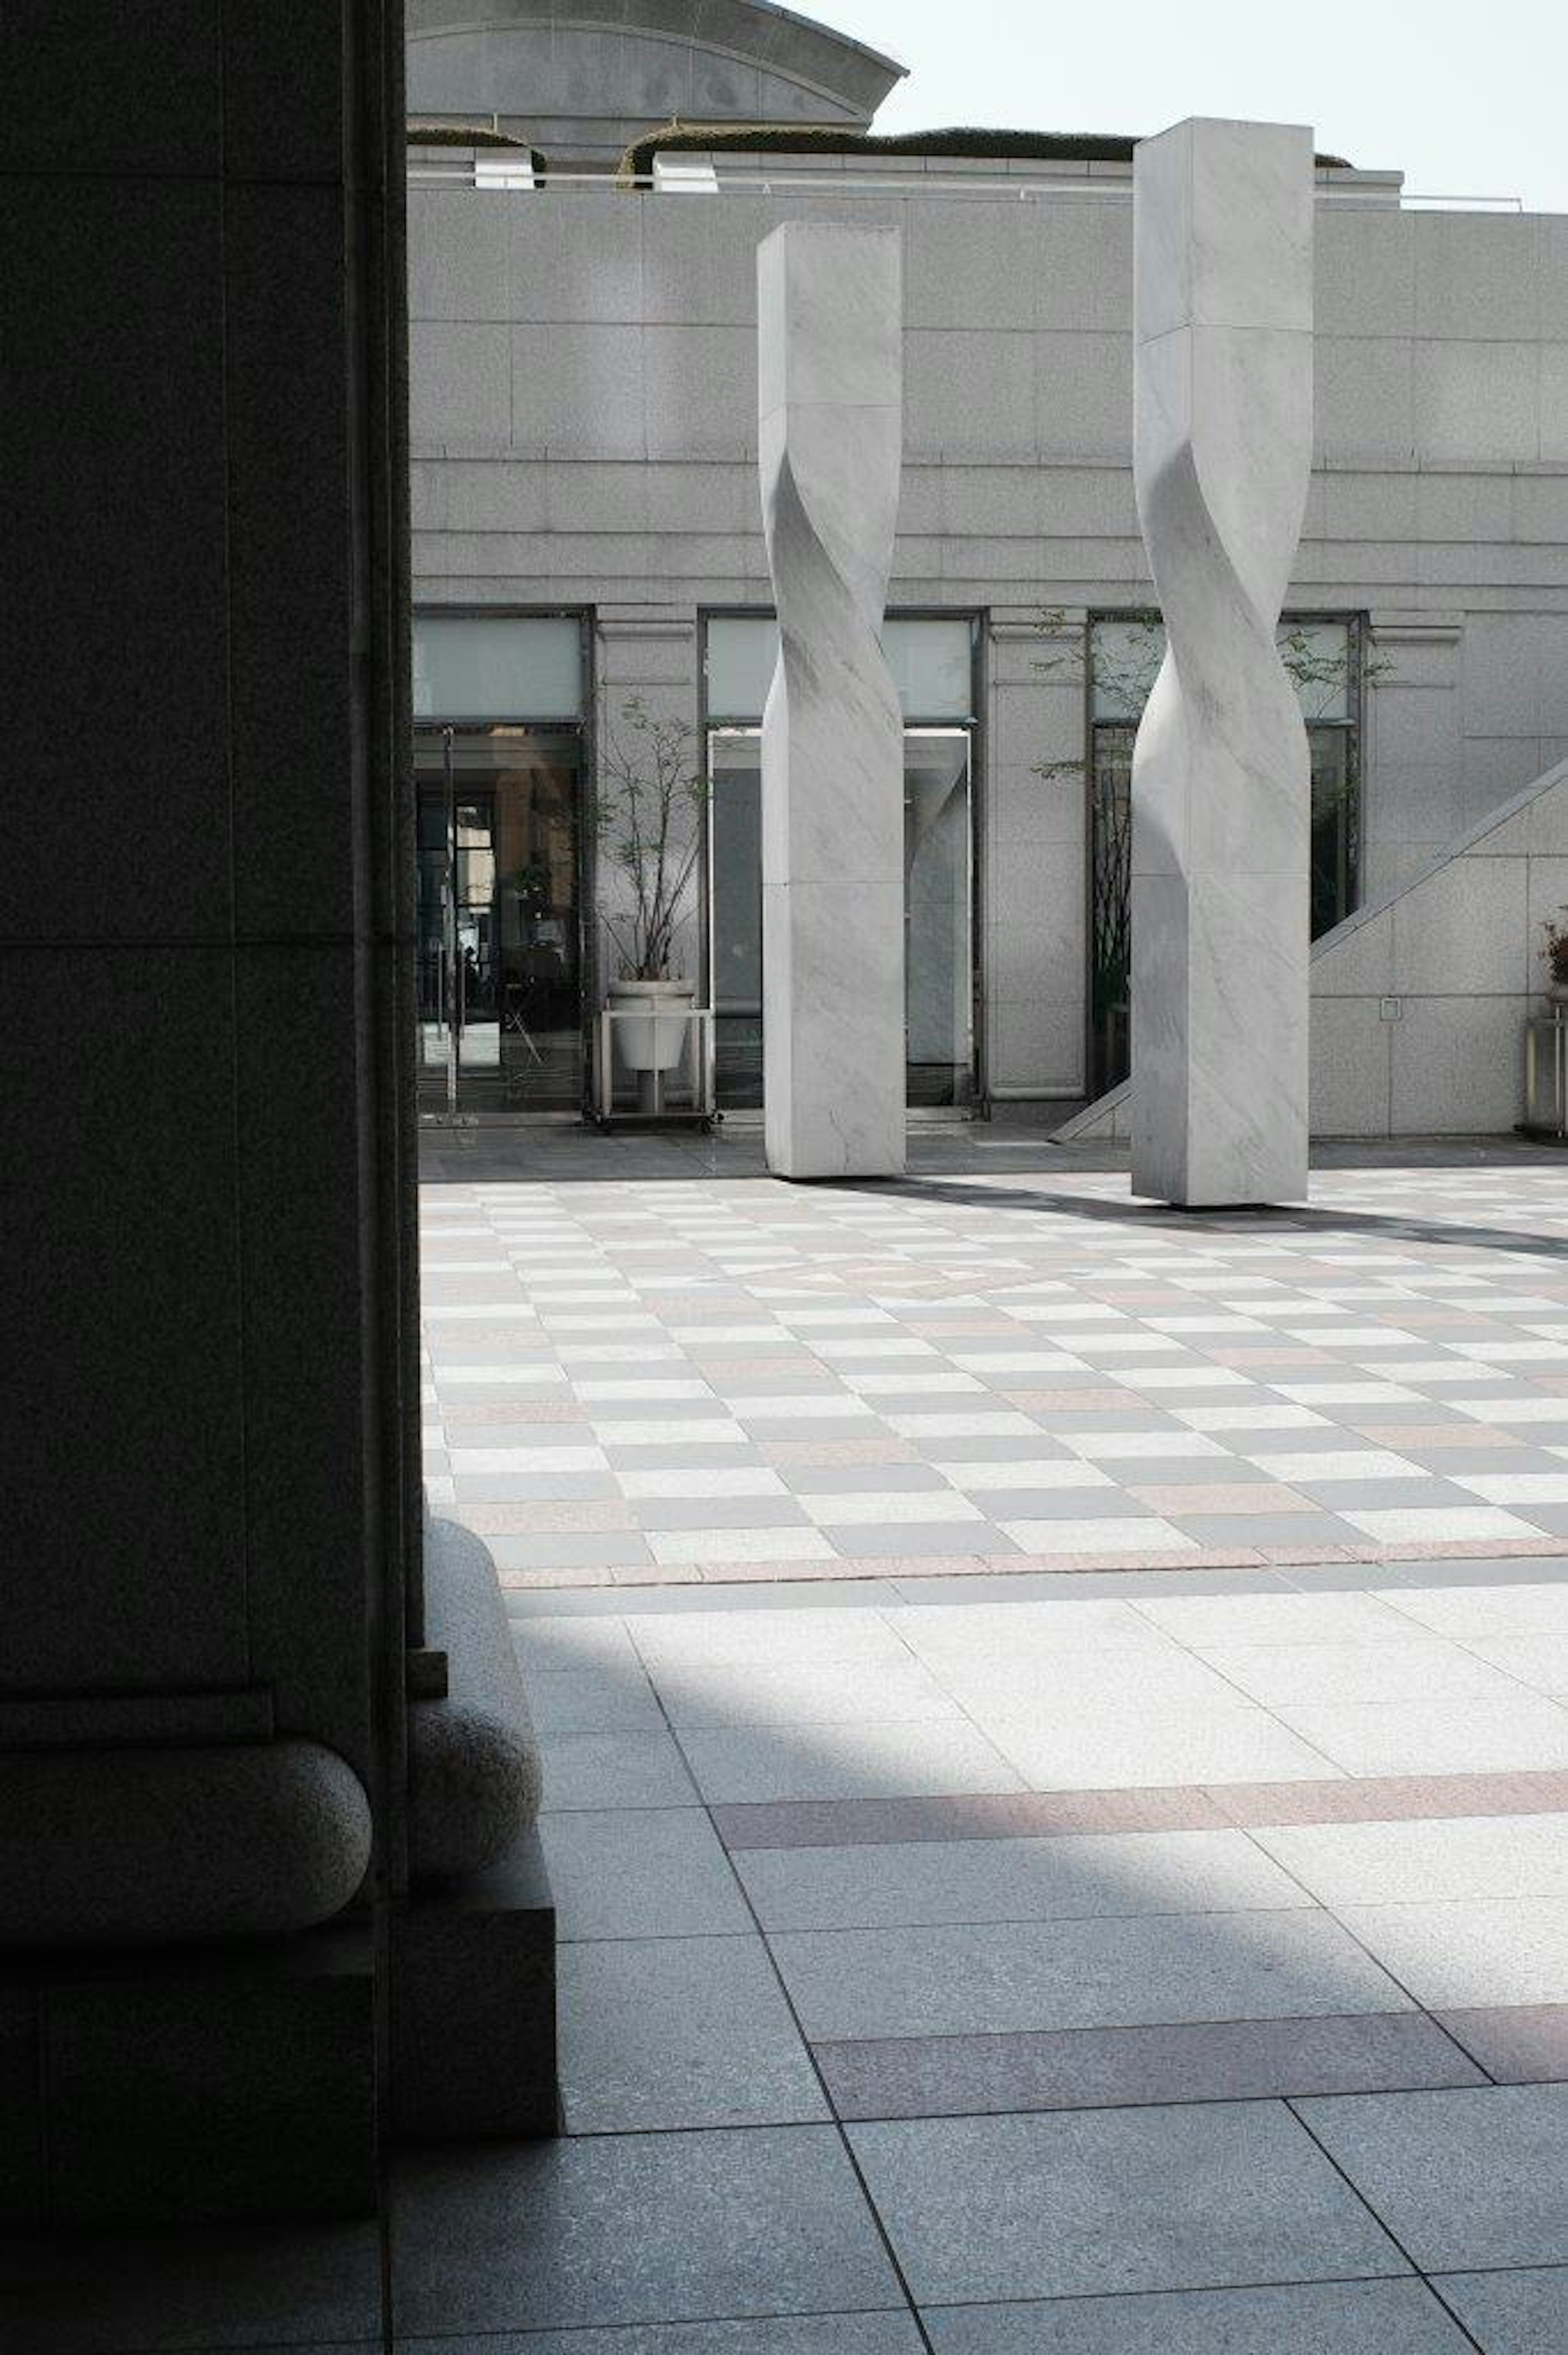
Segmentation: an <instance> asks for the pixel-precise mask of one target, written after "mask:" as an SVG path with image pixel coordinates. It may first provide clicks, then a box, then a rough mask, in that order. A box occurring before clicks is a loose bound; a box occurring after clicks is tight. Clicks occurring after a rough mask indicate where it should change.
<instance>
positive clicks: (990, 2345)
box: [925, 2281, 1534, 2355]
mask: <svg viewBox="0 0 1568 2355" xmlns="http://www.w3.org/2000/svg"><path fill="white" fill-rule="evenodd" d="M925 2321H926V2328H927V2331H928V2333H929V2334H930V2340H931V2346H932V2349H933V2350H934V2355H1466V2350H1470V2349H1471V2348H1472V2341H1471V2340H1470V2339H1467V2337H1466V2336H1465V2334H1464V2332H1463V2331H1462V2330H1460V2329H1459V2328H1458V2327H1457V2324H1456V2323H1455V2321H1454V2319H1453V2317H1452V2316H1451V2315H1449V2314H1448V2313H1446V2311H1445V2309H1444V2307H1443V2306H1442V2305H1441V2304H1440V2303H1439V2301H1438V2300H1437V2298H1436V2297H1435V2296H1433V2294H1432V2292H1431V2291H1430V2290H1429V2289H1428V2288H1427V2287H1426V2286H1425V2283H1422V2282H1417V2281H1345V2282H1297V2283H1291V2284H1289V2285H1288V2286H1282V2287H1281V2286H1277V2287H1271V2288H1267V2289H1203V2290H1192V2291H1188V2292H1186V2293H1185V2294H1184V2295H1181V2296H1170V2295H1168V2294H1164V2293H1160V2292H1155V2293H1153V2294H1152V2295H1145V2296H1136V2297H1118V2296H1111V2297H1092V2298H1090V2297H1078V2298H1052V2299H1050V2300H1047V2301H1044V2302H1040V2303H1034V2304H1031V2305H1026V2306H1018V2305H1007V2306H984V2307H980V2306H975V2307H927V2308H926V2311H925ZM1482 2343H1483V2344H1484V2345H1485V2346H1486V2347H1487V2348H1488V2350H1490V2348H1491V2344H1492V2342H1491V2341H1490V2340H1486V2341H1483V2342H1482ZM1504 2355H1510V2350H1504ZM1520 2355H1524V2350H1523V2349H1522V2348H1521V2349H1520ZM1531 2355H1534V2350H1533V2349H1532V2350H1531Z"/></svg>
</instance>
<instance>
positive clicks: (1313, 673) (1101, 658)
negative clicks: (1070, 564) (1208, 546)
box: [1089, 613, 1355, 723]
mask: <svg viewBox="0 0 1568 2355" xmlns="http://www.w3.org/2000/svg"><path fill="white" fill-rule="evenodd" d="M1351 626H1352V625H1351V623H1349V622H1312V621H1307V622H1301V621H1295V620H1292V618H1291V617H1290V616H1289V615H1288V614H1286V615H1284V616H1283V617H1282V618H1281V621H1280V623H1279V626H1278V628H1277V630H1276V632H1275V642H1276V644H1277V646H1278V648H1279V658H1280V660H1281V662H1283V664H1284V665H1285V667H1286V669H1287V672H1288V673H1289V675H1290V678H1291V682H1292V684H1293V685H1294V687H1295V688H1296V697H1297V700H1298V703H1299V704H1300V706H1301V716H1302V718H1303V719H1306V720H1307V721H1308V722H1311V721H1312V720H1314V719H1338V720H1341V721H1344V720H1348V719H1350V717H1351V702H1352V691H1353V688H1354V684H1355V679H1354V663H1353V659H1352V655H1351ZM1089 659H1090V673H1089V676H1090V686H1091V694H1092V698H1093V711H1094V717H1095V718H1096V719H1130V720H1132V721H1134V722H1135V723H1136V722H1137V721H1138V720H1139V719H1141V718H1142V717H1143V707H1144V705H1145V704H1146V703H1147V702H1148V700H1149V692H1150V687H1152V686H1153V685H1154V681H1155V677H1156V676H1157V674H1158V672H1159V669H1160V664H1161V663H1162V662H1163V661H1164V659H1165V624H1164V623H1163V622H1161V621H1160V617H1159V615H1158V614H1157V613H1139V614H1133V615H1130V616H1129V617H1128V619H1127V620H1125V621H1122V620H1117V621H1109V622H1093V623H1090V625H1089Z"/></svg>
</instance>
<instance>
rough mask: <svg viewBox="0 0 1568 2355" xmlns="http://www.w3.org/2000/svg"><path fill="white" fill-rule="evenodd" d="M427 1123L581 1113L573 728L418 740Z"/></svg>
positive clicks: (422, 1070)
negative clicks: (490, 1114) (474, 1116)
mask: <svg viewBox="0 0 1568 2355" xmlns="http://www.w3.org/2000/svg"><path fill="white" fill-rule="evenodd" d="M414 766H415V776H416V780H417V783H418V796H419V832H418V869H419V909H418V939H419V956H418V970H419V1015H418V1019H419V1040H418V1048H419V1096H420V1107H421V1110H423V1111H426V1112H429V1113H435V1112H439V1111H441V1110H447V1111H450V1112H461V1113H475V1112H482V1111H494V1112H506V1111H511V1112H526V1111H575V1110H576V1109H577V1106H578V1105H579V1104H580V1103H581V1100H582V1085H583V1028H584V1015H583V984H582V975H583V939H582V904H583V892H582V841H581V834H582V827H581V813H580V778H581V747H580V738H579V735H578V731H577V730H576V729H575V728H528V727H523V726H493V727H488V728H487V727H467V728H461V727H453V728H450V729H448V728H440V727H433V728H421V729H418V730H416V735H415V760H414Z"/></svg>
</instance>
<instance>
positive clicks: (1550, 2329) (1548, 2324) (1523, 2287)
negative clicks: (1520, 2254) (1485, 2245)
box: [1436, 2267, 1568, 2355]
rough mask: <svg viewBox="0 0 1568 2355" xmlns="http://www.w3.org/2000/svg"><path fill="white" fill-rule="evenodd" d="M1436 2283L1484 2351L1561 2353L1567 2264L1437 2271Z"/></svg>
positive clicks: (1567, 2307) (1566, 2337)
mask: <svg viewBox="0 0 1568 2355" xmlns="http://www.w3.org/2000/svg"><path fill="white" fill-rule="evenodd" d="M1436 2286H1437V2288H1438V2290H1439V2291H1440V2292H1441V2294H1442V2296H1444V2297H1446V2299H1447V2301H1448V2303H1449V2305H1450V2306H1451V2307H1453V2309H1454V2311H1455V2313H1456V2314H1457V2316H1458V2318H1459V2319H1460V2321H1461V2322H1462V2323H1463V2324H1464V2326H1465V2328H1466V2329H1467V2330H1468V2331H1469V2332H1470V2333H1471V2334H1472V2336H1473V2337H1474V2339H1476V2342H1477V2344H1478V2346H1479V2347H1481V2348H1482V2349H1484V2350H1485V2355H1562V2350H1563V2348H1564V2347H1568V2268H1552V2267H1543V2268H1540V2269H1534V2268H1531V2269H1527V2270H1525V2271H1523V2272H1519V2273H1496V2274H1439V2275H1438V2276H1437V2281H1436Z"/></svg>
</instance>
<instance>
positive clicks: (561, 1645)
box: [503, 1593, 641, 1677]
mask: <svg viewBox="0 0 1568 2355" xmlns="http://www.w3.org/2000/svg"><path fill="white" fill-rule="evenodd" d="M503 1599H504V1601H505V1604H506V1615H507V1618H508V1619H509V1621H510V1622H511V1626H512V1640H513V1642H514V1644H515V1645H516V1646H517V1657H518V1659H519V1660H520V1661H521V1662H522V1665H523V1673H524V1677H526V1676H527V1675H528V1674H529V1673H530V1671H535V1672H537V1673H538V1674H540V1675H546V1676H553V1675H556V1674H560V1673H564V1672H566V1671H568V1670H576V1671H581V1670H584V1669H588V1668H606V1669H612V1670H617V1671H623V1672H624V1673H625V1674H627V1675H629V1676H634V1675H635V1674H636V1673H637V1672H638V1670H639V1668H641V1662H640V1661H639V1659H638V1657H637V1652H636V1648H635V1646H633V1644H632V1641H631V1638H630V1636H629V1635H628V1634H627V1632H626V1629H625V1627H624V1626H623V1625H621V1618H620V1614H621V1612H622V1610H623V1608H624V1607H625V1606H624V1605H623V1604H622V1602H621V1601H620V1597H619V1596H606V1595H599V1594H593V1595H590V1594H589V1593H580V1594H571V1595H564V1594H563V1595H556V1594H550V1595H528V1594H517V1593H511V1594H508V1595H506V1596H505V1597H504V1598H503Z"/></svg>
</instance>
